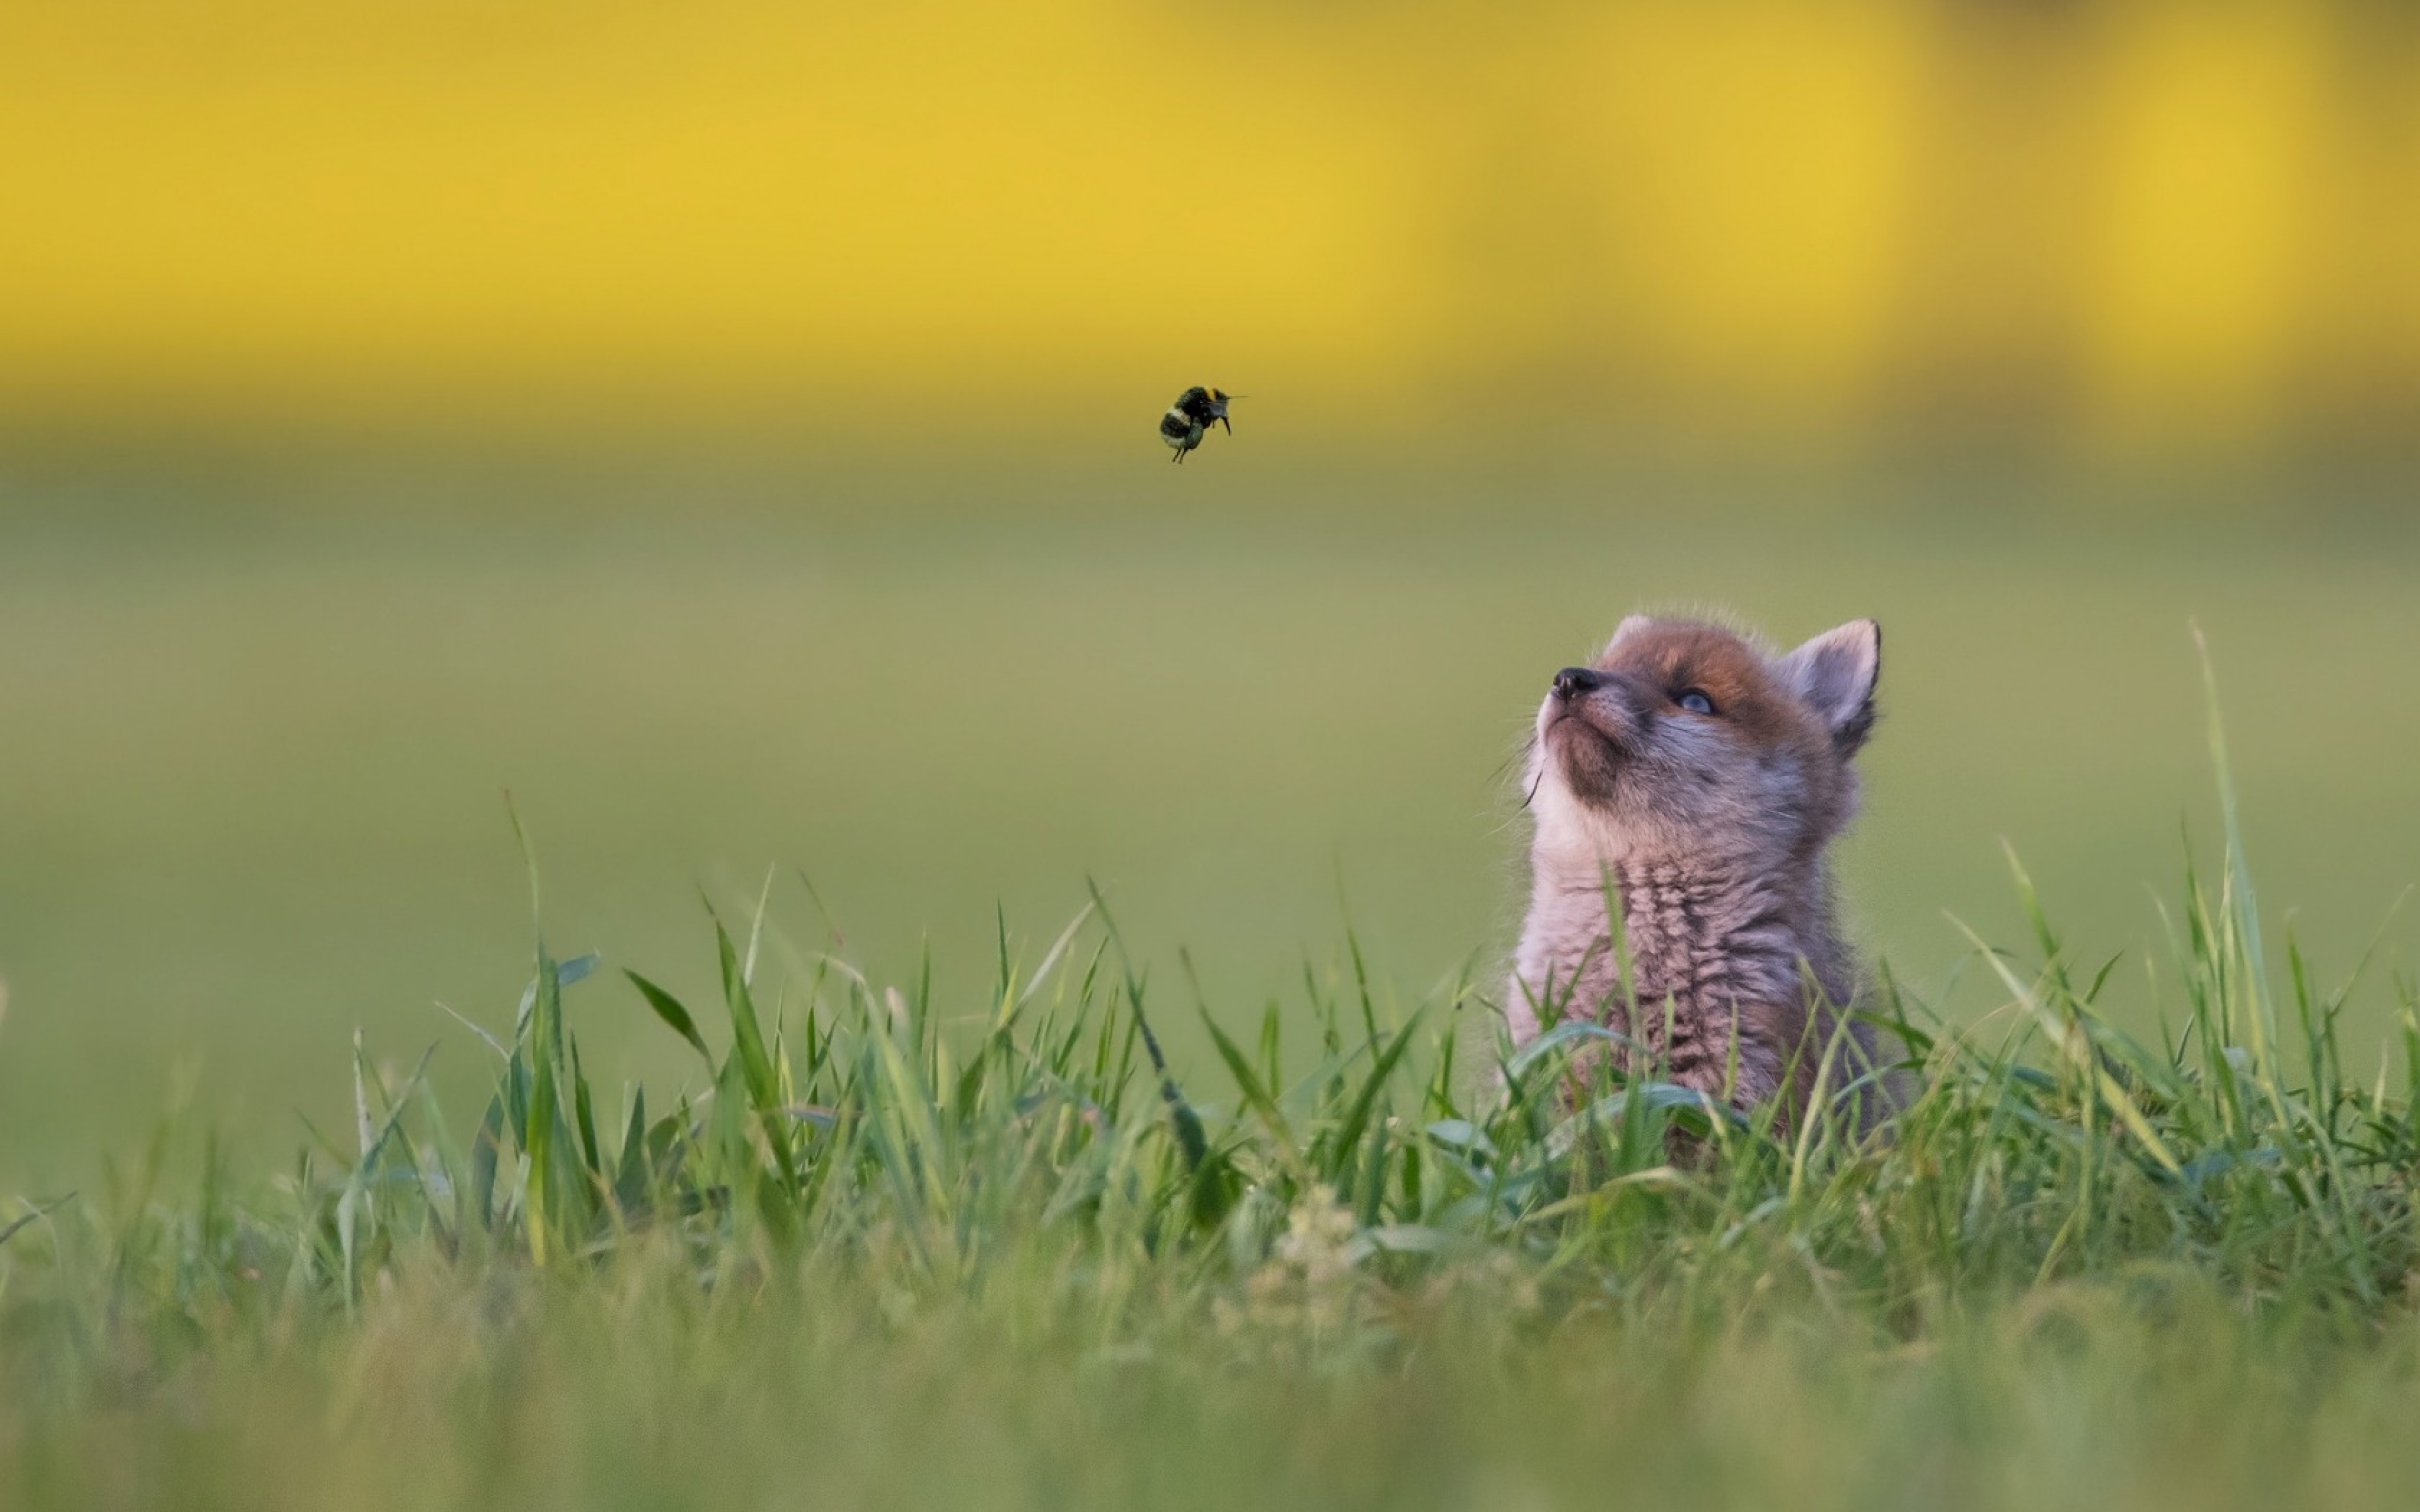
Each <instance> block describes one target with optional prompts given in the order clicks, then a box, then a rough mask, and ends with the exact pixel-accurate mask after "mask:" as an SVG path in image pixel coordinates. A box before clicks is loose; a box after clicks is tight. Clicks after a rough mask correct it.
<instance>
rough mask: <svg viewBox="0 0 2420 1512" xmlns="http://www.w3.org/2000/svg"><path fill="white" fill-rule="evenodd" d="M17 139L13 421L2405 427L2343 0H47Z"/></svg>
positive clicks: (2414, 259)
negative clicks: (1163, 417)
mask: <svg viewBox="0 0 2420 1512" xmlns="http://www.w3.org/2000/svg"><path fill="white" fill-rule="evenodd" d="M0 144H5V147H0V226H5V230H0V417H5V418H8V419H13V420H16V421H18V422H21V423H31V424H37V425H40V424H48V423H50V422H53V421H62V420H64V421H70V422H74V423H77V424H89V423H94V422H96V421H98V422H101V423H105V424H112V425H121V424H125V423H126V422H128V421H129V419H130V418H149V419H169V420H177V421H193V420H200V421H202V422H204V423H209V422H215V421H219V420H225V419H232V418H242V419H245V420H247V421H257V420H261V419H264V418H266V419H271V420H276V421H280V422H285V421H291V420H294V419H297V418H300V419H303V420H306V421H310V422H313V423H320V422H335V423H339V424H349V425H371V426H376V427H379V428H381V429H392V428H396V427H408V426H412V425H420V424H430V423H442V424H448V425H455V426H485V427H496V428H503V429H507V430H511V429H520V428H525V427H528V426H530V425H533V424H557V423H590V422H596V421H598V420H605V421H610V422H613V423H614V424H631V423H640V424H645V425H647V426H650V427H661V428H666V429H675V428H683V427H691V428H693V427H696V426H699V425H730V424H739V425H748V426H768V425H769V426H777V427H799V426H804V427H806V428H809V429H814V428H815V427H819V426H820V427H827V428H829V429H830V430H832V431H835V432H841V431H845V432H850V433H856V434H862V433H863V432H864V430H865V429H866V428H867V427H869V426H887V427H891V428H894V429H898V430H903V431H905V430H915V429H927V428H930V427H932V426H933V425H934V424H935V417H936V416H937V414H939V413H942V412H944V411H946V413H947V415H948V417H949V418H948V421H947V424H948V426H949V428H950V429H951V430H952V431H953V432H954V434H957V435H961V436H965V437H969V438H974V439H980V438H982V437H985V436H994V435H1002V434H1010V433H1022V434H1032V433H1034V432H1036V431H1041V432H1049V431H1054V430H1056V431H1064V430H1068V429H1074V428H1082V427H1083V426H1084V425H1085V424H1087V419H1088V417H1089V416H1090V415H1092V414H1093V413H1094V412H1095V411H1097V410H1100V409H1104V408H1106V407H1112V406H1114V407H1123V409H1127V410H1131V409H1133V407H1134V405H1135V403H1136V394H1137V393H1139V392H1140V393H1148V395H1149V397H1148V398H1147V399H1145V400H1144V401H1143V402H1144V403H1145V405H1146V408H1148V407H1149V405H1151V404H1153V403H1157V402H1164V399H1163V398H1162V397H1161V396H1160V395H1159V394H1158V393H1157V391H1158V390H1160V389H1163V388H1168V387H1170V385H1171V381H1174V382H1183V381H1189V380H1191V379H1193V378H1195V377H1196V376H1197V375H1198V376H1200V377H1202V378H1206V379H1208V380H1211V381H1217V382H1219V383H1221V384H1223V385H1225V386H1227V387H1229V388H1231V389H1237V390H1241V391H1243V392H1246V393H1257V394H1262V395H1272V396H1278V395H1281V396H1282V408H1281V409H1279V410H1277V411H1276V412H1278V413H1281V414H1283V415H1284V416H1286V417H1287V419H1288V421H1289V422H1291V423H1299V424H1302V425H1303V426H1305V427H1306V429H1312V428H1316V427H1318V426H1323V425H1326V426H1334V425H1337V424H1344V423H1346V422H1347V418H1348V417H1350V424H1353V425H1355V426H1356V427H1357V429H1356V430H1355V431H1354V434H1355V435H1356V436H1357V437H1358V438H1372V437H1375V438H1377V439H1381V440H1383V439H1386V438H1387V437H1388V436H1389V435H1392V434H1394V433H1396V432H1399V431H1402V430H1404V429H1406V428H1411V427H1414V426H1416V425H1418V424H1422V421H1421V420H1420V419H1419V418H1418V416H1419V415H1421V414H1426V415H1429V416H1431V417H1434V416H1435V412H1436V411H1437V410H1439V409H1450V410H1452V411H1453V412H1454V413H1455V414H1456V415H1457V417H1458V422H1459V423H1461V424H1483V423H1485V422H1489V421H1491V420H1501V421H1505V422H1507V423H1514V422H1517V423H1519V424H1528V425H1534V424H1539V423H1541V422H1542V420H1543V421H1544V422H1546V423H1551V424H1594V425H1596V426H1598V427H1600V428H1602V429H1603V430H1604V431H1606V433H1607V434H1612V435H1617V436H1618V435H1620V434H1621V433H1623V432H1624V431H1625V430H1641V431H1658V430H1663V429H1667V428H1669V427H1680V428H1681V429H1683V430H1684V431H1685V430H1702V431H1706V432H1710V433H1713V434H1715V435H1718V436H1726V437H1730V436H1747V437H1751V438H1754V437H1766V438H1772V439H1776V440H1780V441H1782V442H1784V443H1787V444H1791V445H1798V446H1804V445H1819V446H1825V447H1831V446H1837V445H1843V444H1847V445H1854V444H1855V443H1857V442H1858V441H1860V440H1866V439H1869V438H1872V437H1875V436H1878V435H1879V436H1889V435H1894V434H1899V433H1902V432H1904V431H1907V430H1909V429H1911V428H1914V429H1917V430H1921V429H1922V428H1924V427H1927V426H1934V425H1941V424H1961V425H1967V424H1979V425H1983V426H1987V427H2002V426H2013V427H2017V428H2019V429H2021V430H2022V431H2023V432H2024V433H2025V434H2028V435H2036V434H2041V435H2049V436H2052V437H2055V438H2057V439H2059V440H2064V441H2068V442H2072V443H2076V444H2079V445H2082V446H2086V447H2096V448H2097V447H2104V446H2105V447H2115V448H2118V449H2124V448H2128V447H2133V446H2138V445H2140V446H2150V447H2173V446H2195V447H2208V446H2211V445H2218V444H2225V445H2227V446H2229V447H2250V448H2259V447H2266V446H2272V445H2276V444H2281V443H2287V444H2291V443H2301V442H2304V441H2307V440H2312V439H2314V438H2316V439H2318V440H2321V441H2328V440H2341V439H2344V438H2348V437H2354V438H2363V439H2376V438H2384V439H2390V440H2391V439H2392V438H2394V437H2396V436H2397V435H2398V434H2401V433H2402V432H2403V431H2404V430H2406V429H2408V427H2410V426H2411V425H2412V424H2413V423H2414V421H2415V417H2420V274H2415V270H2420V19H2415V12H2414V11H2413V10H2412V8H2409V7H2405V6H2399V5H2391V4H2384V3H2370V0H2347V3H2343V4H2333V5H2310V4H2282V3H2273V0H2229V3H2225V4H2211V3H2207V0H2199V3H2175V4H2158V3H2151V4H2122V5H2121V4H2108V5H2094V4H2084V3H2065V4H2049V3H2044V4H2015V3H1986V0H1921V3H1918V0H1862V3H1838V4H1824V5H1806V4H1779V3H1770V0H1742V3H1733V4H1723V5H1705V4H1701V3H1698V4H1692V3H1679V0H1673V3H1624V4H1543V3H1532V4H1497V5H1483V6H1482V5H1450V4H1417V3H1415V4H1406V5H1389V6H1379V5H1369V4H1351V3H1334V4H1286V5H1272V4H1250V3H1246V4H1235V5H1218V6H1208V7H1203V6H1173V5H1148V4H1138V3H1132V0H1037V3H1029V4H1021V5H1014V6H1004V5H984V4H967V3H937V0H907V3H893V4H880V5H858V4H849V5H841V4H829V3H827V4H786V5H774V4H767V5H750V4H737V3H730V0H697V3H691V4H684V5H674V4H635V3H628V0H590V3H582V4H571V3H469V0H421V3H402V0H349V3H345V4H339V5H331V4H326V3H316V0H315V3H303V0H210V3H203V0H142V3H130V0H74V3H66V0H21V3H19V4H15V5H12V6H9V7H8V8H5V9H0ZM1267 402H1270V403H1274V402H1275V401H1274V399H1271V400H1270V401H1267ZM1146 418H1147V417H1146Z"/></svg>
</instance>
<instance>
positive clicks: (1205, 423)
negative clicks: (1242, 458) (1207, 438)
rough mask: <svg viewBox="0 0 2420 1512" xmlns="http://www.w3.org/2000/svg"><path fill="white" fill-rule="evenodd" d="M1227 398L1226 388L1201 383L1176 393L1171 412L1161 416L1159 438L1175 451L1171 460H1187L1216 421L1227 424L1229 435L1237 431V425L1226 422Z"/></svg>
mask: <svg viewBox="0 0 2420 1512" xmlns="http://www.w3.org/2000/svg"><path fill="white" fill-rule="evenodd" d="M1228 398H1229V395H1228V393H1226V391H1225V390H1223V389H1205V388H1201V387H1198V386H1197V387H1194V388H1190V389H1187V390H1186V391H1185V392H1184V393H1180V394H1178V395H1177V396H1176V402H1175V403H1174V404H1172V405H1170V406H1169V407H1168V413H1166V414H1164V415H1162V416H1160V417H1159V439H1160V440H1164V441H1166V442H1167V443H1168V444H1169V446H1170V447H1171V449H1172V450H1173V451H1174V452H1175V454H1176V455H1173V456H1171V457H1170V458H1169V460H1170V461H1171V462H1182V461H1184V460H1185V454H1186V453H1187V452H1189V451H1191V450H1193V449H1194V448H1195V447H1197V446H1199V445H1201V444H1202V437H1203V436H1204V435H1206V434H1208V432H1209V430H1210V427H1211V426H1212V425H1214V424H1217V425H1222V426H1225V427H1226V431H1227V434H1228V435H1230V436H1233V434H1235V427H1234V426H1233V425H1230V424H1227V401H1228Z"/></svg>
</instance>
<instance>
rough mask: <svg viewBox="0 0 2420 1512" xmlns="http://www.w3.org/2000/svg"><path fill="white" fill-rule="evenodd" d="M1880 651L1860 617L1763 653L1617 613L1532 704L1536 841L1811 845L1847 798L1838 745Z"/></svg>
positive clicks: (1700, 853)
mask: <svg viewBox="0 0 2420 1512" xmlns="http://www.w3.org/2000/svg"><path fill="white" fill-rule="evenodd" d="M1880 649H1881V638H1880V631H1879V629H1878V628H1877V627H1876V626H1875V625H1874V624H1873V622H1871V621H1869V620H1858V621H1853V622H1851V623H1850V624H1848V625H1842V626H1840V627H1839V628H1838V629H1837V630H1834V631H1831V632H1829V633H1828V634H1826V635H1823V636H1819V637H1817V638H1816V639H1815V640H1810V641H1808V642H1807V644H1806V645H1804V646H1801V647H1799V648H1798V649H1797V650H1796V651H1794V652H1792V653H1791V654H1790V655H1788V656H1777V657H1776V656H1767V655H1765V654H1764V653H1762V652H1761V651H1760V650H1758V648H1757V647H1755V646H1754V645H1752V644H1750V643H1749V642H1748V641H1747V640H1745V639H1743V638H1742V637H1740V636H1739V635H1737V634H1735V633H1733V632H1731V631H1730V630H1727V629H1724V628H1722V627H1721V626H1719V625H1708V624H1703V623H1699V622H1696V621H1688V620H1655V619H1648V618H1646V617H1643V616H1633V617H1632V618H1631V619H1629V620H1625V621H1624V622H1622V625H1621V629H1620V630H1619V631H1618V632H1616V634H1615V636H1614V639H1613V641H1612V643H1611V644H1610V645H1608V646H1607V647H1606V650H1605V653H1604V655H1603V656H1599V657H1598V658H1597V659H1596V661H1595V662H1594V663H1593V664H1592V665H1591V666H1590V667H1588V668H1567V669H1565V670H1564V671H1563V672H1562V673H1560V674H1559V675H1558V677H1557V679H1556V685H1555V689H1554V690H1553V691H1552V692H1550V693H1549V694H1548V696H1547V698H1546V701H1545V703H1544V706H1543V707H1542V708H1541V709H1540V711H1539V717H1538V753H1537V763H1536V765H1535V766H1534V767H1533V770H1532V774H1531V775H1532V777H1533V779H1536V780H1535V788H1534V791H1535V792H1536V793H1537V795H1538V798H1537V803H1536V808H1537V810H1538V820H1539V826H1540V840H1541V841H1542V842H1543V843H1546V844H1548V845H1550V846H1557V847H1560V846H1564V845H1568V846H1570V847H1572V848H1574V849H1575V851H1585V852H1586V853H1589V854H1591V855H1593V856H1597V857H1599V858H1606V859H1609V858H1615V857H1620V856H1641V855H1647V856H1668V857H1670V858H1672V859H1675V860H1683V861H1686V860H1690V859H1693V858H1704V859H1718V860H1721V861H1723V862H1725V863H1727V864H1738V863H1746V864H1748V865H1751V866H1755V865H1770V866H1774V867H1782V866H1786V865H1787V864H1788V863H1789V862H1791V861H1792V860H1793V859H1797V860H1803V859H1808V858H1811V857H1812V856H1813V854H1814V852H1815V851H1816V850H1818V849H1820V847H1821V846H1822V845H1823V842H1824V841H1827V840H1829V839H1830V838H1831V837H1832V836H1833V835H1835V834H1837V833H1838V831H1839V829H1840V827H1841V826H1842V825H1845V824H1846V823H1847V821H1848V819H1849V817H1850V815H1851V813H1852V812H1853V811H1854V808H1855V803H1856V782H1855V777H1854V773H1853V771H1852V770H1851V768H1850V765H1849V759H1850V758H1851V757H1852V756H1854V754H1855V752H1856V750H1857V748H1859V747H1860V746H1861V745H1862V744H1863V743H1864V740H1865V738H1866V735H1867V733H1868V732H1869V730H1870V728H1871V726H1872V722H1873V686H1874V679H1875V675H1876V672H1877V671H1878V668H1879V657H1880ZM1692 695H1702V697H1703V699H1704V701H1705V702H1707V704H1708V705H1709V707H1708V708H1707V709H1704V710H1700V709H1698V708H1696V707H1694V706H1693V705H1694V704H1695V702H1697V701H1696V700H1695V699H1693V698H1692Z"/></svg>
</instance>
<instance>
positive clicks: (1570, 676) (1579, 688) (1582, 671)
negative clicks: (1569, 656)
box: [1555, 667, 1605, 703]
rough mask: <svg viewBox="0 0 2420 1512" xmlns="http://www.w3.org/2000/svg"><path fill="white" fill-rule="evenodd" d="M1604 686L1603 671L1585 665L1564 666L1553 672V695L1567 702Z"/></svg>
mask: <svg viewBox="0 0 2420 1512" xmlns="http://www.w3.org/2000/svg"><path fill="white" fill-rule="evenodd" d="M1604 686H1605V673H1603V672H1601V671H1592V670H1591V669H1590V668H1587V667H1566V668H1564V669H1563V670H1562V671H1559V672H1557V673H1556V674H1555V697H1557V698H1559V699H1561V700H1562V701H1563V702H1566V703H1568V702H1571V701H1572V700H1574V699H1575V698H1578V697H1580V696H1581V695H1583V694H1587V693H1593V692H1595V691H1596V690H1597V689H1598V688H1600V687H1604Z"/></svg>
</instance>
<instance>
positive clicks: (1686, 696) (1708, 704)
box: [1672, 687, 1714, 714]
mask: <svg viewBox="0 0 2420 1512" xmlns="http://www.w3.org/2000/svg"><path fill="white" fill-rule="evenodd" d="M1672 702H1675V703H1678V704H1679V705H1681V707H1683V708H1684V709H1686V710H1688V711H1689V712H1690V713H1691V714H1712V713H1714V700H1713V699H1710V698H1708V697H1706V695H1705V694H1703V693H1701V692H1699V690H1698V689H1696V688H1694V687H1693V688H1689V689H1688V690H1686V691H1685V692H1683V694H1682V695H1681V696H1680V697H1679V698H1676V699H1674V700H1673V701H1672Z"/></svg>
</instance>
